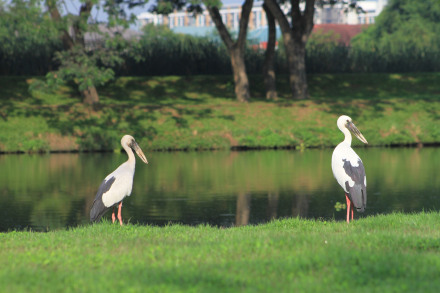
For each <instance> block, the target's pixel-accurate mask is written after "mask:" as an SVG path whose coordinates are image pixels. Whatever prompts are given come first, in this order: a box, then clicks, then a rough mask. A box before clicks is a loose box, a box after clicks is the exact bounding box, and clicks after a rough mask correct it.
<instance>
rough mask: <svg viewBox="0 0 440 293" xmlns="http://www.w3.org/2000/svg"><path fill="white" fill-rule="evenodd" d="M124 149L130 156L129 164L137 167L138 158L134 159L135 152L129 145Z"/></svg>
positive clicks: (124, 146)
mask: <svg viewBox="0 0 440 293" xmlns="http://www.w3.org/2000/svg"><path fill="white" fill-rule="evenodd" d="M122 147H123V148H124V150H125V152H126V153H127V155H128V160H127V162H128V163H129V164H133V165H135V164H136V158H135V157H134V153H133V150H132V149H131V147H129V146H128V145H123V146H122Z"/></svg>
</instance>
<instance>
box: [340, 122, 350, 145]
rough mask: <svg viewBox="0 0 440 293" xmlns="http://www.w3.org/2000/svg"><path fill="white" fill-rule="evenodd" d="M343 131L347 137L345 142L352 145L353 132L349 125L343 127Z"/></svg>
mask: <svg viewBox="0 0 440 293" xmlns="http://www.w3.org/2000/svg"><path fill="white" fill-rule="evenodd" d="M341 131H342V133H343V134H344V135H345V139H344V141H343V143H344V144H347V145H348V146H351V133H350V130H348V129H347V127H344V128H342V129H341Z"/></svg>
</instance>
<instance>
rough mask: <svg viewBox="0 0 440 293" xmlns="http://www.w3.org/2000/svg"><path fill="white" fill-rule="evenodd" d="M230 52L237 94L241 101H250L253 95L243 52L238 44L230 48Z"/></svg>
mask: <svg viewBox="0 0 440 293" xmlns="http://www.w3.org/2000/svg"><path fill="white" fill-rule="evenodd" d="M229 54H230V55H231V66H232V72H233V74H234V83H235V95H236V96H237V100H238V101H239V102H248V101H249V100H250V98H251V97H250V93H249V80H248V77H247V74H246V65H245V63H244V56H243V52H242V51H241V50H240V49H239V48H238V47H237V46H233V48H231V49H230V50H229Z"/></svg>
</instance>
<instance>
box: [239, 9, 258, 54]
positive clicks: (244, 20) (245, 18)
mask: <svg viewBox="0 0 440 293" xmlns="http://www.w3.org/2000/svg"><path fill="white" fill-rule="evenodd" d="M253 4H254V0H246V1H245V2H244V3H243V5H242V6H241V17H240V26H239V31H238V39H237V45H238V46H239V47H240V48H241V49H244V45H245V44H246V35H247V29H248V26H249V16H250V14H251V12H252V6H253Z"/></svg>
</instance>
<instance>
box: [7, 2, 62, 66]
mask: <svg viewBox="0 0 440 293" xmlns="http://www.w3.org/2000/svg"><path fill="white" fill-rule="evenodd" d="M39 4H40V1H38V0H31V1H23V0H14V1H11V3H9V4H8V6H7V8H8V9H4V10H0V74H3V75H4V74H10V75H18V74H29V73H31V74H45V73H46V72H47V70H48V68H49V67H48V64H51V63H52V58H53V55H54V52H55V51H56V50H58V49H60V48H61V42H60V40H59V36H58V32H57V29H56V27H55V26H54V25H53V23H52V22H51V21H50V19H49V17H48V15H47V14H46V13H43V12H42V10H41V7H40V6H39Z"/></svg>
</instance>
